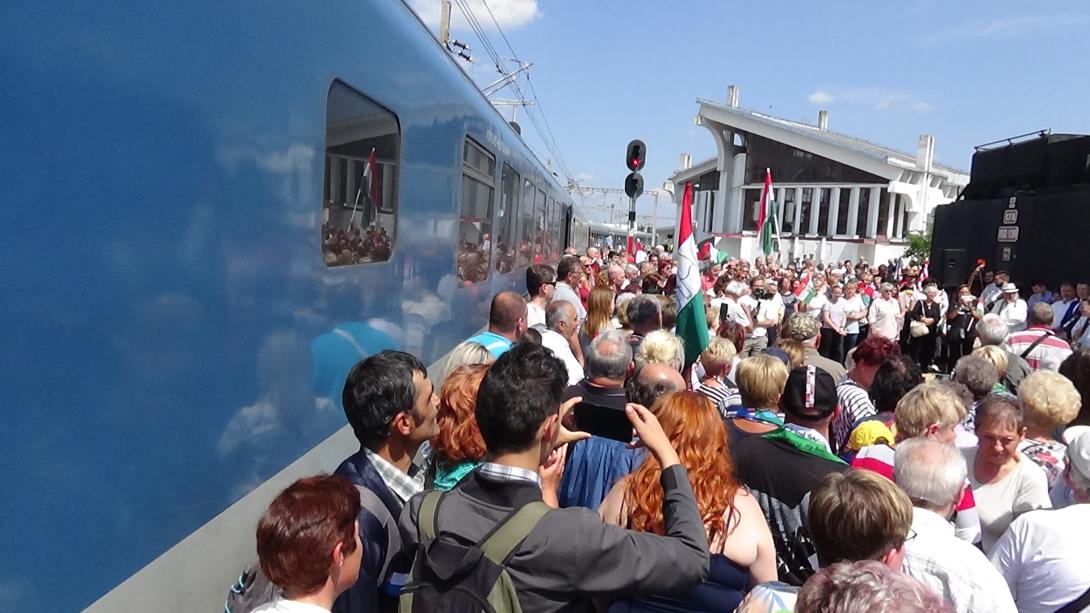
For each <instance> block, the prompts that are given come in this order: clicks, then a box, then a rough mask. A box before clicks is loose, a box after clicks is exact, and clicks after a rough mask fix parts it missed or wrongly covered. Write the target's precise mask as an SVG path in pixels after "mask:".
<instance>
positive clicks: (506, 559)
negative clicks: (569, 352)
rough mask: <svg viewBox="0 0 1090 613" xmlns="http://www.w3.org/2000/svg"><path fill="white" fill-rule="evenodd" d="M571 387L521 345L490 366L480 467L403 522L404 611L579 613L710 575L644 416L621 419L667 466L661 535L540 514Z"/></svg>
mask: <svg viewBox="0 0 1090 613" xmlns="http://www.w3.org/2000/svg"><path fill="white" fill-rule="evenodd" d="M566 382H567V374H566V370H565V368H564V364H563V363H562V362H561V361H560V360H559V359H557V358H556V357H554V356H553V355H552V354H551V353H550V352H549V351H548V350H547V349H545V348H544V347H541V346H538V345H532V344H523V343H520V344H517V345H515V347H513V348H512V349H511V350H510V351H508V352H507V353H505V354H503V355H502V356H501V357H500V358H499V359H498V360H497V361H496V362H495V364H493V365H492V366H491V367H490V368H489V370H488V373H487V374H486V375H485V378H484V381H483V382H482V383H481V386H480V390H479V391H478V394H477V407H476V417H477V424H478V426H479V428H480V431H481V435H482V437H483V438H484V442H485V445H486V446H487V448H488V456H487V460H486V462H485V463H484V464H483V465H482V466H481V467H480V468H478V469H477V470H476V471H474V472H473V473H471V474H470V475H469V476H467V477H466V478H465V479H463V480H462V482H461V483H459V484H458V486H456V487H455V488H454V489H452V490H450V491H449V492H447V493H445V494H439V493H434V492H429V493H424V494H420V495H417V496H415V497H414V498H413V499H412V500H411V501H410V503H409V504H408V505H407V506H406V508H405V510H404V511H403V512H402V514H401V531H402V535H403V538H404V540H405V545H406V550H407V551H411V550H414V549H415V550H416V555H415V560H414V563H413V570H412V576H411V577H410V579H409V581H408V583H407V584H406V585H405V588H404V590H403V591H402V595H401V610H402V611H430V610H446V611H462V610H464V611H482V610H494V611H513V610H521V611H524V612H526V613H534V612H539V611H556V610H561V609H564V610H570V609H573V608H574V609H577V610H578V609H580V608H589V607H590V605H591V600H592V599H594V600H598V601H600V602H606V603H608V602H609V601H611V600H612V599H613V598H615V597H617V596H620V595H622V594H623V595H625V596H634V595H638V594H643V593H654V592H665V591H670V590H678V589H685V588H687V587H691V586H694V585H696V584H697V583H699V582H700V581H702V580H703V579H704V578H705V577H706V576H707V574H708V564H709V556H708V544H707V537H706V535H705V533H704V527H703V522H702V520H701V517H700V513H699V511H698V510H697V506H696V499H695V497H694V495H693V490H692V486H691V485H690V484H689V479H688V475H687V473H686V471H685V469H684V468H683V467H682V466H681V465H680V464H679V461H678V457H677V453H676V452H675V451H674V449H673V448H672V447H671V445H670V441H669V439H667V437H666V435H665V434H664V433H663V431H662V428H661V427H660V426H659V423H658V420H657V419H656V418H655V417H654V415H652V414H651V413H650V412H649V411H647V409H645V408H643V407H640V406H637V405H629V406H628V407H627V408H626V414H627V415H628V418H629V420H630V421H631V422H632V425H633V427H634V428H635V429H636V432H637V434H638V435H639V437H640V440H641V441H642V443H643V444H644V445H645V446H646V447H647V448H648V450H649V451H650V453H651V454H653V455H654V457H655V458H656V459H657V460H658V462H659V463H660V465H662V467H663V471H662V487H663V490H664V491H665V496H664V498H663V517H664V523H665V536H660V535H656V534H650V533H637V532H631V531H629V530H625V529H623V528H619V527H616V526H610V525H607V524H605V523H603V522H602V521H601V519H600V518H599V517H598V515H597V514H596V513H594V512H593V511H591V510H589V509H585V508H579V507H572V508H567V509H550V508H548V507H546V506H545V505H544V504H543V502H542V492H541V477H540V474H539V472H538V469H539V466H541V464H542V463H543V462H544V461H545V460H546V458H548V456H549V454H550V453H551V452H552V451H553V448H554V446H555V443H556V440H557V436H558V434H559V432H560V430H561V425H560V423H561V418H562V417H563V416H562V415H561V412H562V411H561V409H560V407H561V397H562V396H561V395H562V393H563V391H564V388H565V384H566ZM565 406H567V405H565Z"/></svg>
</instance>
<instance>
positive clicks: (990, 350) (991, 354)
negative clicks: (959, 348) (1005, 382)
mask: <svg viewBox="0 0 1090 613" xmlns="http://www.w3.org/2000/svg"><path fill="white" fill-rule="evenodd" d="M970 355H977V356H980V357H982V358H984V359H985V360H988V361H989V362H991V363H992V366H995V373H996V374H997V375H999V378H1000V379H1002V378H1003V377H1005V376H1006V375H1007V365H1008V363H1007V352H1006V351H1004V350H1003V348H1002V347H999V346H997V345H985V346H983V347H977V348H976V349H973V353H972V354H970Z"/></svg>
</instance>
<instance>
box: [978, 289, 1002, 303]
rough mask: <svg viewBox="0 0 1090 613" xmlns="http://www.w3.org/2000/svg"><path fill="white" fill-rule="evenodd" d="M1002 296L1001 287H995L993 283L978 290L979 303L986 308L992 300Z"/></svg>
mask: <svg viewBox="0 0 1090 613" xmlns="http://www.w3.org/2000/svg"><path fill="white" fill-rule="evenodd" d="M1002 298H1003V288H1001V287H997V286H996V284H995V283H989V284H988V286H987V287H985V288H984V289H983V290H982V291H981V292H980V304H981V305H983V306H984V307H985V308H987V307H988V305H989V304H991V302H992V301H993V300H1001V299H1002Z"/></svg>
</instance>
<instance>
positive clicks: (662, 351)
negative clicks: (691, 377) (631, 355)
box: [636, 330, 685, 372]
mask: <svg viewBox="0 0 1090 613" xmlns="http://www.w3.org/2000/svg"><path fill="white" fill-rule="evenodd" d="M684 362H685V344H684V343H683V342H682V341H681V337H679V336H677V335H676V334H673V333H670V332H667V331H666V330H655V331H654V332H651V333H649V334H648V335H647V336H645V337H644V338H643V342H642V343H640V348H639V350H638V351H637V352H636V366H637V367H641V366H643V365H644V364H666V365H667V366H670V367H671V368H674V369H675V370H677V371H678V372H681V369H682V368H683V367H684V366H685V364H684Z"/></svg>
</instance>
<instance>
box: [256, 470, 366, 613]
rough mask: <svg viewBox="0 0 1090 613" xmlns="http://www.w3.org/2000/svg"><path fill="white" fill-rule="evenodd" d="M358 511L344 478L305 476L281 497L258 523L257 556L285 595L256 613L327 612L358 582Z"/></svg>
mask: <svg viewBox="0 0 1090 613" xmlns="http://www.w3.org/2000/svg"><path fill="white" fill-rule="evenodd" d="M359 512H360V495H359V492H357V491H356V488H355V487H353V486H352V484H351V483H349V482H348V480H347V479H345V478H344V477H339V476H336V475H333V476H319V477H308V478H306V479H300V480H298V481H296V482H295V483H293V484H291V485H290V486H288V488H287V489H286V490H284V491H283V492H281V493H280V495H279V496H277V497H276V498H275V499H274V500H273V501H272V504H270V505H269V508H268V510H267V511H265V515H264V516H263V517H262V518H261V521H259V522H258V524H257V556H258V559H259V560H260V562H261V571H262V572H264V573H265V576H266V577H268V578H269V581H271V582H272V583H274V584H275V585H276V586H278V587H279V588H280V589H281V590H283V595H282V596H281V597H280V598H278V599H276V600H274V601H272V602H270V603H268V604H266V605H262V606H261V607H258V608H257V609H255V610H254V613H274V612H289V611H329V610H331V609H332V608H333V601H334V600H336V599H337V596H339V595H340V594H341V593H342V592H344V591H345V590H347V589H348V588H350V587H352V586H353V585H355V583H356V580H357V579H358V578H359V574H360V561H361V560H362V559H363V544H362V543H361V542H360V527H359V523H358V522H357V521H356V516H357V515H359Z"/></svg>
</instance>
